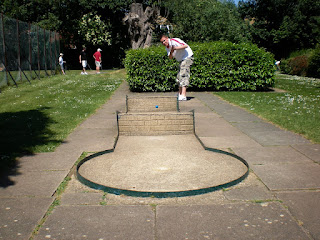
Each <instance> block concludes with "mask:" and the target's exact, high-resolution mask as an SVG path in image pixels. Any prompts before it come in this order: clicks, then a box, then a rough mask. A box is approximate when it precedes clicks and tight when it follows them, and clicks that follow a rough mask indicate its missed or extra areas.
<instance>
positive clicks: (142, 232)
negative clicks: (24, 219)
mask: <svg viewBox="0 0 320 240" xmlns="http://www.w3.org/2000/svg"><path fill="white" fill-rule="evenodd" d="M154 227H155V221H154V212H153V211H152V209H151V207H150V206H59V207H57V208H56V209H55V210H54V211H53V213H52V214H51V215H50V218H49V219H48V220H47V221H46V222H45V224H44V226H43V227H42V228H41V229H40V232H39V234H38V235H37V236H36V237H35V238H34V239H35V240H43V239H56V240H59V239H61V240H66V239H99V240H108V239H132V240H139V239H141V240H142V239H143V240H145V239H154Z"/></svg>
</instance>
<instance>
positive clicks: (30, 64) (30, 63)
mask: <svg viewBox="0 0 320 240" xmlns="http://www.w3.org/2000/svg"><path fill="white" fill-rule="evenodd" d="M28 27H29V30H28V31H29V34H28V35H29V69H30V76H31V79H32V52H31V51H32V50H31V25H30V23H28Z"/></svg>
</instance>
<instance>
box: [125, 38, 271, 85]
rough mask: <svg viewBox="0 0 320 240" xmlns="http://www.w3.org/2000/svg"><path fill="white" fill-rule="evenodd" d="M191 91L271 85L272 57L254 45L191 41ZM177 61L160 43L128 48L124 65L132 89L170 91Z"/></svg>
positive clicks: (173, 82)
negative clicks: (133, 48)
mask: <svg viewBox="0 0 320 240" xmlns="http://www.w3.org/2000/svg"><path fill="white" fill-rule="evenodd" d="M190 47H191V48H192V50H193V52H194V64H193V65H192V67H191V78H190V87H191V88H192V89H194V90H252V91H255V90H263V89H267V88H269V87H271V86H273V84H274V58H273V56H272V55H271V54H270V53H267V52H265V51H264V50H262V49H259V48H258V47H257V46H256V45H253V44H248V43H241V44H234V43H231V42H209V43H193V44H190ZM178 65H179V63H178V62H177V61H175V60H174V59H172V60H170V59H168V57H167V55H166V51H165V48H164V47H163V46H153V47H151V48H148V49H138V50H129V51H128V52H127V54H126V59H125V66H126V69H127V76H128V77H127V81H128V83H129V86H130V89H131V90H132V91H172V90H174V89H176V87H177V86H176V84H175V78H176V74H177V68H178Z"/></svg>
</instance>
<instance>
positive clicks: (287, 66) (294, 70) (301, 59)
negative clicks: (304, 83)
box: [281, 55, 309, 77]
mask: <svg viewBox="0 0 320 240" xmlns="http://www.w3.org/2000/svg"><path fill="white" fill-rule="evenodd" d="M308 59H309V57H308V55H301V56H296V57H293V58H289V59H287V60H284V61H281V65H282V66H281V69H282V71H283V72H284V73H287V74H290V75H298V76H304V77H305V76H306V75H307V71H308V61H309V60H308Z"/></svg>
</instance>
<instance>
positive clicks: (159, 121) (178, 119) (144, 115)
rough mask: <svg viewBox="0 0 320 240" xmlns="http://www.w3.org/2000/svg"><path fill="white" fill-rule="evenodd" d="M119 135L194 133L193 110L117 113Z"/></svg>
mask: <svg viewBox="0 0 320 240" xmlns="http://www.w3.org/2000/svg"><path fill="white" fill-rule="evenodd" d="M117 119H118V129H119V135H124V136H152V135H181V134H193V133H194V112H193V111H192V112H183V113H182V112H140V113H139V112H135V113H133V112H132V113H130V112H129V113H118V115H117Z"/></svg>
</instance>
